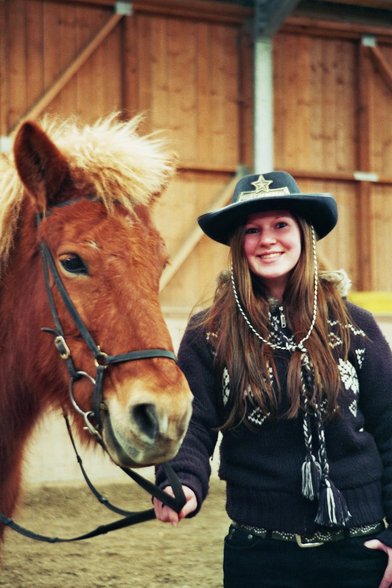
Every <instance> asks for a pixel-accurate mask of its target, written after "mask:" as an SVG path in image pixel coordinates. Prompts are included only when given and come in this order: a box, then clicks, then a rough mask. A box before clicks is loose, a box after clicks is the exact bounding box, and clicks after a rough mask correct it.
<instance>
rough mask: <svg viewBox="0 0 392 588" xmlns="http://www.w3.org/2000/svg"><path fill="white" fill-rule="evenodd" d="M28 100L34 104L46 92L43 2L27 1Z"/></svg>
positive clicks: (26, 84) (39, 0)
mask: <svg viewBox="0 0 392 588" xmlns="http://www.w3.org/2000/svg"><path fill="white" fill-rule="evenodd" d="M25 10H26V27H25V34H26V46H27V47H28V51H27V53H26V81H25V86H26V99H27V103H28V104H33V103H34V102H35V101H36V100H37V99H38V98H39V96H41V94H42V93H43V91H44V89H45V88H44V75H43V70H44V64H43V60H42V56H43V55H45V53H44V51H43V33H44V31H43V5H42V2H41V0H38V1H37V0H26V2H25ZM57 10H58V7H57Z"/></svg>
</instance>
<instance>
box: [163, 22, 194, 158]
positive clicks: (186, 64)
mask: <svg viewBox="0 0 392 588" xmlns="http://www.w3.org/2000/svg"><path fill="white" fill-rule="evenodd" d="M165 20H166V21H167V40H166V43H167V51H168V62H167V65H168V68H169V70H168V79H167V88H168V92H167V95H166V104H167V108H168V111H167V114H166V120H168V122H169V124H168V128H169V129H171V136H172V138H173V142H174V147H175V150H176V151H177V152H178V154H179V155H180V157H181V158H182V159H184V160H185V161H189V160H190V161H194V160H196V161H197V160H198V159H199V157H200V138H199V137H198V133H197V117H198V114H199V113H198V112H197V109H196V104H197V96H198V90H199V89H198V80H197V77H196V71H197V67H196V62H197V59H198V52H202V51H203V48H202V47H197V46H196V31H195V29H196V28H197V27H198V26H199V25H198V24H197V23H194V22H192V21H189V20H180V19H178V18H175V19H174V18H172V19H165ZM174 72H175V73H174ZM166 124H167V123H166Z"/></svg>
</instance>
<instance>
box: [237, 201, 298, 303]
mask: <svg viewBox="0 0 392 588" xmlns="http://www.w3.org/2000/svg"><path fill="white" fill-rule="evenodd" d="M244 251H245V255H246V258H247V260H248V264H249V267H250V269H251V271H252V272H253V273H254V274H255V275H256V276H258V277H259V278H260V280H261V281H262V282H263V284H264V286H265V288H266V290H267V292H268V294H269V295H270V296H273V297H274V298H277V299H278V300H280V299H281V298H282V296H283V293H284V291H285V288H286V285H287V280H288V277H289V273H290V272H291V270H292V269H293V268H294V267H295V265H296V264H297V262H298V260H299V257H300V254H301V232H300V228H299V224H298V222H297V220H296V219H295V217H294V216H293V215H292V214H291V212H289V211H288V210H271V211H267V212H256V213H254V214H251V215H250V216H249V217H248V219H247V222H246V224H245V235H244Z"/></svg>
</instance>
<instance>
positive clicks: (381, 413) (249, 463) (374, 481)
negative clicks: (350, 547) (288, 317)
mask: <svg viewBox="0 0 392 588" xmlns="http://www.w3.org/2000/svg"><path fill="white" fill-rule="evenodd" d="M348 309H349V312H350V315H351V317H352V323H353V324H351V323H350V324H348V325H347V328H348V329H349V330H350V336H351V346H350V353H349V358H348V361H344V360H343V359H342V358H339V370H340V374H341V381H342V385H341V392H340V395H339V406H340V411H339V412H340V414H339V416H338V417H336V418H334V419H332V420H331V421H328V422H327V423H325V437H326V449H327V454H328V461H329V466H330V477H331V479H332V480H333V482H334V484H335V485H336V487H337V488H339V490H340V491H341V492H342V494H343V496H344V497H345V499H346V502H347V505H348V508H349V510H350V513H351V515H352V518H351V520H350V522H349V524H348V526H349V527H357V526H361V525H366V524H371V523H374V522H377V521H380V520H381V519H383V518H385V519H386V521H387V523H388V524H390V523H392V354H391V350H390V347H389V345H388V343H387V341H386V340H385V338H384V336H383V334H382V333H381V331H380V329H379V327H378V325H377V324H376V322H375V320H374V318H373V317H372V315H371V314H370V313H368V312H367V311H365V310H363V309H361V308H359V307H357V306H354V305H352V304H350V303H348ZM354 325H355V326H354ZM275 335H276V337H277V339H276V340H279V336H280V335H279V326H278V323H277V322H276V323H275ZM281 337H282V338H285V339H287V331H284V330H283V329H282V333H281ZM209 339H210V337H209V335H208V334H206V333H205V332H204V330H203V329H202V328H199V327H197V328H193V327H192V321H191V323H190V325H189V326H188V328H187V330H186V332H185V334H184V337H183V340H182V342H181V345H180V350H179V363H180V367H181V369H182V370H183V371H184V373H185V376H186V377H187V380H188V382H189V385H190V388H191V390H192V392H193V394H194V403H193V416H192V419H191V423H190V426H189V430H188V432H187V435H186V437H185V440H184V442H183V445H182V447H181V449H180V451H179V453H178V455H177V456H176V458H175V459H174V460H173V461H171V462H170V463H171V465H172V466H173V468H174V470H175V471H176V472H177V474H178V476H179V478H180V480H181V482H182V483H183V484H184V485H187V486H189V487H190V488H192V490H193V491H194V492H195V494H196V496H197V499H198V509H197V511H196V512H198V510H200V508H201V505H202V502H203V500H204V499H205V497H206V496H207V493H208V483H209V477H210V473H211V468H210V458H211V456H212V454H213V452H214V448H215V445H216V442H217V432H216V427H218V426H219V425H221V424H222V422H223V418H224V404H225V401H226V399H227V395H228V394H229V383H228V382H227V375H225V374H222V377H219V378H217V377H216V374H215V372H214V357H213V347H212V345H211V342H210V340H209ZM330 345H331V346H332V347H333V348H338V347H339V341H338V340H337V339H336V335H335V334H334V333H333V323H331V335H330ZM288 359H289V356H288V353H286V354H285V353H284V352H280V353H279V354H277V356H276V365H277V369H278V374H279V380H280V384H281V388H282V396H283V398H284V395H285V373H286V370H287V363H288ZM247 418H248V419H249V421H250V422H251V423H252V424H253V425H254V426H253V428H252V429H250V428H249V427H248V426H246V425H245V424H241V425H239V426H238V427H236V428H234V429H232V430H229V431H227V432H225V433H224V434H223V436H222V440H221V445H220V467H219V477H220V478H221V479H222V480H225V481H226V489H227V490H226V491H227V503H226V509H227V513H228V516H229V517H230V518H231V519H232V520H234V521H236V522H238V523H242V524H246V525H252V526H256V527H263V528H267V529H271V530H278V531H287V532H294V533H299V534H302V535H304V534H311V533H313V532H315V531H316V530H317V529H318V528H319V527H318V526H317V525H316V523H315V522H314V519H315V515H316V511H317V500H316V501H310V500H308V499H306V498H304V497H303V496H302V493H301V466H302V463H303V461H304V455H305V446H304V435H303V416H302V415H301V414H300V415H299V416H298V417H297V418H295V419H290V420H283V419H279V420H276V419H275V420H273V419H269V418H268V417H266V416H265V415H263V414H262V413H261V411H260V410H259V409H258V408H253V409H252V406H250V408H249V411H248V415H247ZM157 482H158V484H160V485H161V486H165V485H167V480H165V478H164V472H163V470H162V468H158V469H157ZM196 512H195V513H193V514H196ZM378 538H379V539H380V540H382V541H383V542H384V543H385V544H387V545H389V546H392V530H389V529H386V530H385V531H383V532H382V533H381V534H379V535H378Z"/></svg>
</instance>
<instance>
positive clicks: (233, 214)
mask: <svg viewBox="0 0 392 588" xmlns="http://www.w3.org/2000/svg"><path fill="white" fill-rule="evenodd" d="M267 210H289V211H290V212H292V214H294V215H296V216H300V217H302V218H304V219H305V220H306V221H308V222H309V223H310V224H312V225H313V226H314V229H315V231H316V233H317V236H318V238H319V239H322V238H323V237H325V236H326V235H327V234H328V233H329V232H330V231H332V229H333V228H334V226H335V225H336V223H337V220H338V211H337V205H336V200H335V198H334V197H333V196H332V194H329V193H318V194H316V193H312V194H308V193H303V192H301V190H300V189H299V187H298V185H297V183H296V181H295V180H294V178H293V177H292V176H291V175H290V174H289V173H287V172H284V171H276V172H269V173H264V174H257V175H248V176H243V177H242V178H241V179H240V180H239V181H238V182H237V184H236V187H235V189H234V194H233V198H232V202H231V203H230V204H228V205H227V206H224V207H223V208H219V209H218V210H214V211H211V212H207V213H205V214H202V215H201V216H200V217H199V218H198V223H199V225H200V227H201V229H202V230H203V231H204V233H205V234H206V235H208V236H209V237H211V239H214V241H218V242H219V243H223V244H224V245H229V244H230V239H231V237H232V235H233V233H234V231H235V229H236V228H237V227H239V226H241V225H243V224H245V223H246V220H247V218H248V216H249V215H250V214H254V213H256V212H264V211H267Z"/></svg>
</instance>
